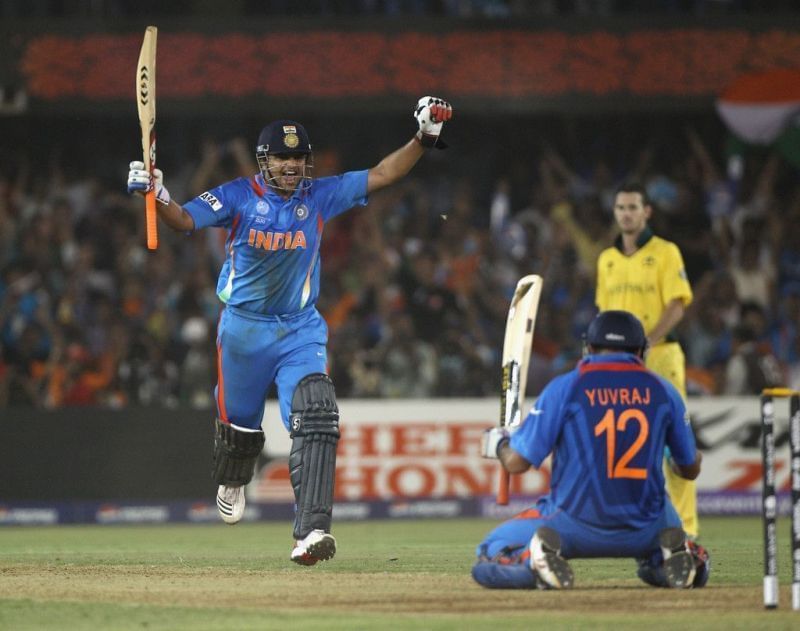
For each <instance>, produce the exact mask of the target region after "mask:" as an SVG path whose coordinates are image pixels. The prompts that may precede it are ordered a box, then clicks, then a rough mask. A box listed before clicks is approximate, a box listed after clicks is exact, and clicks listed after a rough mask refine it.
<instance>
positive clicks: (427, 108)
mask: <svg viewBox="0 0 800 631" xmlns="http://www.w3.org/2000/svg"><path fill="white" fill-rule="evenodd" d="M452 117H453V108H452V107H451V106H450V103H448V102H447V101H444V100H442V99H440V98H437V97H435V96H423V97H422V98H421V99H420V100H419V101H417V106H416V107H415V108H414V118H416V119H417V124H418V125H419V131H418V132H417V140H418V141H419V143H420V144H421V145H422V146H423V147H425V148H426V149H428V148H430V147H436V148H437V149H446V148H447V145H446V144H445V143H444V142H443V141H441V140H440V139H439V134H441V133H442V125H444V123H445V121H449V120H450V119H451V118H452Z"/></svg>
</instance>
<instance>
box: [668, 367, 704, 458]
mask: <svg viewBox="0 0 800 631" xmlns="http://www.w3.org/2000/svg"><path fill="white" fill-rule="evenodd" d="M662 382H663V383H664V384H665V386H666V387H667V392H668V393H669V395H670V408H671V410H670V412H671V413H670V419H669V425H668V427H667V436H666V443H667V447H668V448H669V450H670V453H671V455H672V459H673V460H674V461H675V462H676V463H677V464H679V465H684V466H685V465H690V464H694V461H695V460H696V459H697V453H696V448H695V443H694V434H693V433H692V427H691V425H690V424H689V412H688V410H687V409H686V404H685V403H684V401H683V397H681V395H680V393H679V392H678V391H677V390H676V389H675V388H674V387H673V386H672V384H670V383H668V382H666V380H663V381H662Z"/></svg>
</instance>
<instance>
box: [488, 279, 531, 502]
mask: <svg viewBox="0 0 800 631" xmlns="http://www.w3.org/2000/svg"><path fill="white" fill-rule="evenodd" d="M541 295H542V277H541V276H537V275H536V274H530V275H528V276H523V277H522V278H520V279H519V281H518V282H517V288H516V290H515V291H514V296H513V297H512V298H511V305H510V306H509V308H508V318H507V319H506V335H505V339H504V340H503V382H502V386H501V392H500V427H508V428H514V427H517V426H518V425H519V424H520V423H521V422H522V409H523V404H524V401H525V386H526V385H527V381H528V364H529V363H530V358H531V344H533V327H534V325H535V324H536V312H537V310H538V308H539V297H540V296H541ZM509 483H510V476H509V473H508V471H506V470H505V469H504V468H503V467H502V466H501V467H500V486H499V488H498V490H497V503H498V504H500V505H503V506H504V505H506V504H508V488H509Z"/></svg>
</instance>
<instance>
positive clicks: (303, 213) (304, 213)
mask: <svg viewBox="0 0 800 631" xmlns="http://www.w3.org/2000/svg"><path fill="white" fill-rule="evenodd" d="M294 214H295V217H297V218H298V219H299V220H300V221H302V220H303V219H305V218H306V217H308V206H306V205H305V204H300V205H299V206H298V207H297V208H295V209H294Z"/></svg>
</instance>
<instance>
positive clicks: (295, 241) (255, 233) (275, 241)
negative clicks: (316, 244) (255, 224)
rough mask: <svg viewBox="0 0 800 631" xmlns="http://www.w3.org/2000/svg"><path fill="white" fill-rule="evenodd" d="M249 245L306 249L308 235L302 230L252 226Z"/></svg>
mask: <svg viewBox="0 0 800 631" xmlns="http://www.w3.org/2000/svg"><path fill="white" fill-rule="evenodd" d="M247 245H249V246H250V247H252V248H256V249H258V250H268V251H271V252H274V251H276V250H305V249H306V235H305V233H304V232H303V231H302V230H296V231H295V232H292V231H287V232H272V231H271V230H269V231H268V230H256V229H255V228H250V232H249V234H248V236H247Z"/></svg>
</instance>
